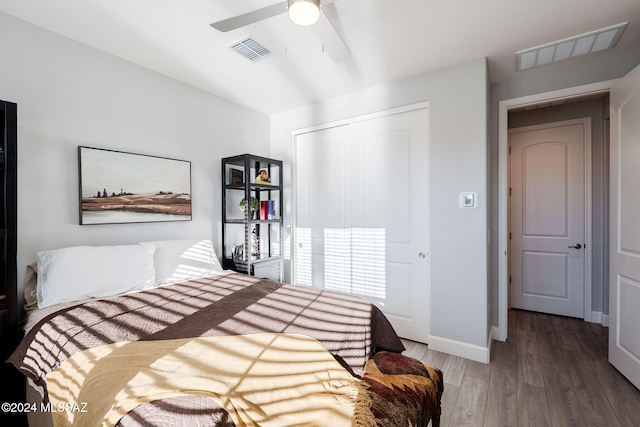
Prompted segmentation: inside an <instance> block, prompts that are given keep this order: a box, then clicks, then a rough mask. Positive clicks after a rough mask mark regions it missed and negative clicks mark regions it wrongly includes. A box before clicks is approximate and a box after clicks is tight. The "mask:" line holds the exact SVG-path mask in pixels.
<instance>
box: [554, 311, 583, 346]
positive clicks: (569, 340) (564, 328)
mask: <svg viewBox="0 0 640 427" xmlns="http://www.w3.org/2000/svg"><path fill="white" fill-rule="evenodd" d="M569 320H570V319H569V318H568V317H561V316H554V317H552V319H551V323H552V324H553V330H554V331H555V333H556V337H557V338H558V345H559V346H560V348H563V349H566V350H579V349H580V343H579V342H578V340H577V339H576V337H575V336H574V334H573V330H572V329H571V327H570V326H569V324H568V322H569Z"/></svg>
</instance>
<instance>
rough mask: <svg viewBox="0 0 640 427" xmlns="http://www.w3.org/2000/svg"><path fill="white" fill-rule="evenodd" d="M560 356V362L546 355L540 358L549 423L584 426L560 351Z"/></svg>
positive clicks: (558, 425)
mask: <svg viewBox="0 0 640 427" xmlns="http://www.w3.org/2000/svg"><path fill="white" fill-rule="evenodd" d="M560 356H561V361H560V362H557V361H556V360H554V359H552V358H546V357H542V358H541V359H540V365H541V367H542V373H543V377H544V381H545V390H546V392H547V402H548V403H549V412H550V414H551V423H552V425H553V427H579V426H584V425H585V422H584V418H583V417H582V410H581V409H580V403H579V402H578V397H577V396H576V393H575V391H574V390H573V384H572V383H571V378H570V377H569V373H568V372H567V367H566V366H565V364H564V359H563V358H562V354H561V352H560Z"/></svg>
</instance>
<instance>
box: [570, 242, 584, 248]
mask: <svg viewBox="0 0 640 427" xmlns="http://www.w3.org/2000/svg"><path fill="white" fill-rule="evenodd" d="M567 247H568V248H569V249H580V248H582V245H581V244H580V243H576V244H575V245H573V246H567Z"/></svg>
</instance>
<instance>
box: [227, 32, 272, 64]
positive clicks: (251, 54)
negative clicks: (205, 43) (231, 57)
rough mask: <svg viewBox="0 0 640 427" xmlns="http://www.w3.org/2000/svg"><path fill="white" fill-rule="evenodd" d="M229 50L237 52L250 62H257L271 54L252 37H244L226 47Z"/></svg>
mask: <svg viewBox="0 0 640 427" xmlns="http://www.w3.org/2000/svg"><path fill="white" fill-rule="evenodd" d="M227 47H228V48H229V49H231V50H233V51H235V52H237V53H238V54H240V55H242V56H243V57H245V58H246V59H248V60H249V61H251V62H258V61H260V60H261V59H263V58H264V57H265V56H268V55H270V54H271V51H270V50H269V49H267V48H266V47H264V46H263V45H262V44H260V43H259V42H257V41H256V40H255V39H254V38H253V37H251V36H246V37H244V38H242V39H240V40H238V41H235V42H233V43H231V44H230V45H229V46H227Z"/></svg>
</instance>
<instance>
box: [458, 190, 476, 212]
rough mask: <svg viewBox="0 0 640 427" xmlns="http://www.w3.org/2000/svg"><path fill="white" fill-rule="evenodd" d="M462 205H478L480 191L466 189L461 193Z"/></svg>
mask: <svg viewBox="0 0 640 427" xmlns="http://www.w3.org/2000/svg"><path fill="white" fill-rule="evenodd" d="M460 207H461V208H475V207H478V193H476V192H474V191H465V192H463V193H460Z"/></svg>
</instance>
